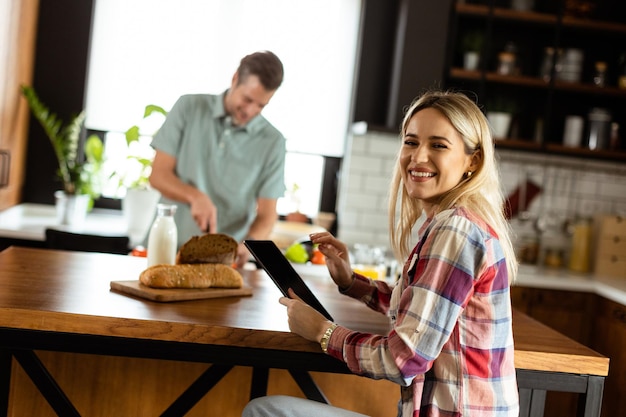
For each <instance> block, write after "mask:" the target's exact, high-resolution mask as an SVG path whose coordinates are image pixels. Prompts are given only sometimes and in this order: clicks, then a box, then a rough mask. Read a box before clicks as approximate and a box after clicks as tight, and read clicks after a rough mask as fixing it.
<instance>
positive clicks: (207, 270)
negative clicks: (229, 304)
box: [139, 263, 243, 288]
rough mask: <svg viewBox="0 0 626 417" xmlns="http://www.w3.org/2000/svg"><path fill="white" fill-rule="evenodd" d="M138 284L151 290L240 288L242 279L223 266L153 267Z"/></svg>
mask: <svg viewBox="0 0 626 417" xmlns="http://www.w3.org/2000/svg"><path fill="white" fill-rule="evenodd" d="M139 282H141V283H142V284H143V285H146V286H148V287H151V288H241V287H242V286H243V277H242V276H241V274H240V273H239V272H238V271H237V270H236V269H234V268H232V267H230V266H228V265H224V264H216V263H204V264H182V265H153V266H151V267H149V268H148V269H146V270H144V271H143V272H142V273H141V275H140V276H139Z"/></svg>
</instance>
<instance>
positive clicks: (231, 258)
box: [176, 233, 238, 265]
mask: <svg viewBox="0 0 626 417" xmlns="http://www.w3.org/2000/svg"><path fill="white" fill-rule="evenodd" d="M237 246H238V243H237V241H236V240H235V239H233V238H232V237H230V236H228V235H225V234H222V233H209V234H206V235H202V236H194V237H192V238H191V239H189V240H188V241H187V242H185V243H184V244H183V245H182V246H181V247H180V249H179V250H178V253H177V254H176V263H177V264H199V263H220V264H225V265H232V264H233V263H234V262H235V258H236V256H237Z"/></svg>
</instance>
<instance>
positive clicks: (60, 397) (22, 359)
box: [12, 350, 80, 417]
mask: <svg viewBox="0 0 626 417" xmlns="http://www.w3.org/2000/svg"><path fill="white" fill-rule="evenodd" d="M12 353H13V356H14V357H15V359H16V360H17V361H18V363H19V364H20V366H21V367H22V368H23V369H24V371H25V372H26V374H27V375H28V377H29V378H30V379H31V381H33V383H34V384H35V385H36V386H37V389H38V390H39V392H41V394H42V395H43V396H44V398H45V399H46V401H48V404H50V406H51V407H52V409H53V410H54V412H55V413H57V415H59V416H64V417H65V416H67V417H74V416H77V417H80V414H79V413H78V410H76V408H74V406H73V405H72V403H71V402H70V400H69V398H67V396H66V395H65V393H64V392H63V390H62V389H61V387H59V384H57V382H56V381H55V380H54V378H53V377H52V375H50V372H48V370H47V369H46V367H45V366H44V365H43V363H41V361H40V360H39V358H38V357H37V355H36V354H35V352H33V351H31V350H14V351H13V352H12Z"/></svg>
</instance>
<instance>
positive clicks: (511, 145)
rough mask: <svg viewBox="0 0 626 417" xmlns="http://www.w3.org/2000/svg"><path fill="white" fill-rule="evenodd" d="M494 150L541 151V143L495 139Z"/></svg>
mask: <svg viewBox="0 0 626 417" xmlns="http://www.w3.org/2000/svg"><path fill="white" fill-rule="evenodd" d="M495 142H496V149H497V148H500V149H523V150H526V151H541V150H542V149H543V147H542V145H541V143H537V142H531V141H528V140H524V139H498V138H496V140H495Z"/></svg>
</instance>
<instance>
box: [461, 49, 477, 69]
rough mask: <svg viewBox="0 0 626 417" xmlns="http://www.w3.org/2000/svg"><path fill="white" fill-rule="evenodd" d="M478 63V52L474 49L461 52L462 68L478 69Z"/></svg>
mask: <svg viewBox="0 0 626 417" xmlns="http://www.w3.org/2000/svg"><path fill="white" fill-rule="evenodd" d="M479 63H480V53H478V52H475V51H470V52H465V54H463V68H465V69H466V70H468V71H475V70H477V69H478V64H479Z"/></svg>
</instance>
